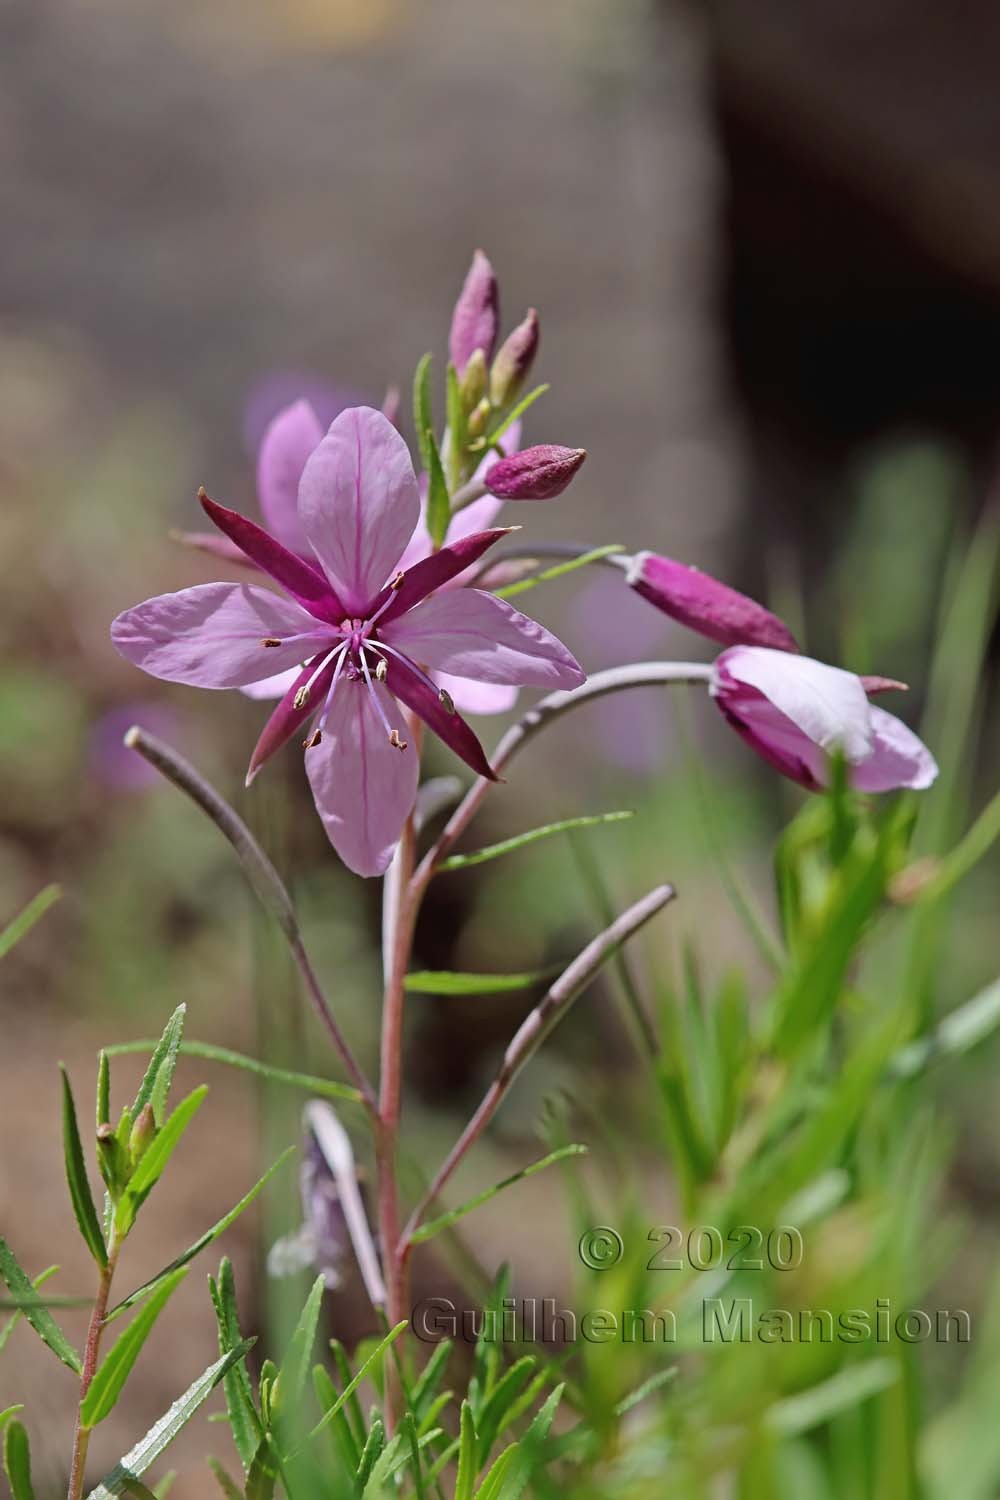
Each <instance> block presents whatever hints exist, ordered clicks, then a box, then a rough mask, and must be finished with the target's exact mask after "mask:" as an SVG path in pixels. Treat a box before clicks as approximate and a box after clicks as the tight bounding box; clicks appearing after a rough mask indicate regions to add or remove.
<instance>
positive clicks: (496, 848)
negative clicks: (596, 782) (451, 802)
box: [438, 809, 635, 872]
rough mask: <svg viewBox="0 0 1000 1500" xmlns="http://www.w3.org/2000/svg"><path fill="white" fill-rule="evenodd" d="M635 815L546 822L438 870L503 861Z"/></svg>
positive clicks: (459, 857) (624, 812)
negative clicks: (581, 830) (541, 841)
mask: <svg viewBox="0 0 1000 1500" xmlns="http://www.w3.org/2000/svg"><path fill="white" fill-rule="evenodd" d="M634 817H635V813H634V812H632V811H630V810H629V809H622V810H621V811H618V812H607V813H586V814H584V815H583V816H581V817H577V818H562V819H560V821H559V822H558V823H545V824H543V825H542V827H540V828H529V829H528V831H527V832H526V833H517V834H515V835H514V836H513V838H509V839H503V840H501V842H500V843H499V844H488V845H487V846H486V848H485V849H475V850H473V851H472V853H471V854H451V855H449V856H448V858H447V859H443V860H442V861H441V863H440V865H439V866H438V870H439V871H440V872H443V871H445V870H467V869H468V868H469V866H470V865H484V864H486V863H487V861H489V860H491V859H499V858H500V856H501V855H503V854H513V853H514V852H515V850H517V849H523V848H524V847H525V846H526V845H527V844H534V843H537V841H538V840H539V839H547V838H551V837H552V835H553V834H555V833H569V832H571V831H572V830H574V829H579V828H597V827H599V826H600V825H601V824H603V823H622V822H624V821H625V820H626V819H628V818H634Z"/></svg>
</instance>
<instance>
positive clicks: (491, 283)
mask: <svg viewBox="0 0 1000 1500" xmlns="http://www.w3.org/2000/svg"><path fill="white" fill-rule="evenodd" d="M499 326H500V293H499V290H498V288H497V279H496V276H495V275H494V272H493V267H492V266H491V265H490V263H489V261H488V260H487V259H486V256H485V255H484V254H483V252H482V251H481V250H477V251H476V253H475V255H474V256H473V257H472V265H471V266H470V267H469V274H468V275H467V276H466V278H465V282H464V284H463V286H462V290H461V291H460V292H459V294H458V301H457V302H456V303H455V311H454V312H453V313H452V315H451V333H450V335H449V338H448V352H449V354H450V355H451V362H452V364H453V365H454V366H455V369H456V370H457V371H458V374H459V375H464V374H465V367H466V365H467V364H468V363H469V360H470V359H471V358H472V356H473V354H474V353H475V352H476V350H477V349H481V350H482V351H483V356H484V358H485V360H486V362H487V364H488V363H489V361H490V360H491V359H492V358H493V350H494V348H495V346H496V341H497V332H498V330H499Z"/></svg>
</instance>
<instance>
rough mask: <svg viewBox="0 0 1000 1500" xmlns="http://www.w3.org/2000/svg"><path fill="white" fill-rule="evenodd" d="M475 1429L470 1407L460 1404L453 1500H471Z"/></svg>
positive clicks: (475, 1470) (473, 1479)
mask: <svg viewBox="0 0 1000 1500" xmlns="http://www.w3.org/2000/svg"><path fill="white" fill-rule="evenodd" d="M476 1447H477V1439H476V1428H475V1423H474V1422H473V1420H472V1407H471V1406H470V1405H469V1403H468V1401H463V1402H462V1416H461V1428H460V1432H459V1439H458V1474H457V1476H456V1478H455V1500H472V1486H473V1485H474V1484H475V1482H476V1474H477V1472H478V1466H477V1464H476Z"/></svg>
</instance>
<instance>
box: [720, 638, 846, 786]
mask: <svg viewBox="0 0 1000 1500" xmlns="http://www.w3.org/2000/svg"><path fill="white" fill-rule="evenodd" d="M747 688H749V689H756V691H757V692H758V693H760V694H762V695H763V697H765V698H766V699H767V700H768V702H769V703H771V704H772V705H773V706H774V707H775V708H776V709H777V710H778V712H779V713H781V714H783V715H784V716H785V717H786V718H787V719H789V720H790V721H791V722H792V724H794V725H795V727H796V728H797V729H799V730H801V732H802V733H803V734H804V735H805V737H806V738H807V739H808V740H809V741H810V742H811V743H812V744H813V745H815V746H817V748H818V749H820V750H823V751H825V752H826V753H827V754H830V753H832V752H833V751H835V750H838V749H839V750H842V751H843V753H844V755H845V756H846V757H847V760H848V761H849V762H850V763H851V764H852V765H857V764H858V763H860V762H861V761H863V760H866V759H867V758H868V755H869V754H870V753H871V748H872V728H871V712H872V710H871V708H870V705H869V703H868V699H867V698H866V696H865V690H864V687H863V685H862V683H861V680H860V678H858V677H856V676H855V675H854V673H853V672H844V671H842V670H841V669H840V668H839V667H829V666H827V665H826V664H825V663H824V662H819V661H813V659H812V658H811V657H808V656H796V655H792V653H790V652H787V651H776V650H772V649H770V648H768V647H765V646H732V647H730V649H729V650H728V651H723V653H722V655H721V656H719V657H718V658H717V659H716V662H715V667H714V671H713V681H712V684H711V687H710V692H711V693H712V696H713V697H714V698H716V699H717V700H718V701H719V703H720V707H721V706H726V707H728V708H730V709H732V710H733V711H734V712H736V713H737V714H738V715H739V716H740V717H743V716H744V715H743V709H744V707H745V706H746V705H747V704H748V703H750V702H751V701H752V695H748V694H747V693H746V691H745V690H746V689H747Z"/></svg>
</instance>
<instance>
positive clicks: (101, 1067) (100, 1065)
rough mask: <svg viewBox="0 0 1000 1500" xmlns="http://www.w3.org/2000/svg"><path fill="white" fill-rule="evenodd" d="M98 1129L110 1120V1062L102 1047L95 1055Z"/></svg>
mask: <svg viewBox="0 0 1000 1500" xmlns="http://www.w3.org/2000/svg"><path fill="white" fill-rule="evenodd" d="M95 1115H96V1117H97V1118H96V1124H97V1128H98V1130H100V1128H101V1126H102V1125H108V1124H110V1122H111V1064H110V1062H109V1061H108V1054H107V1052H105V1050H104V1048H103V1047H102V1048H101V1051H100V1052H99V1053H98V1055H97V1107H96V1110H95Z"/></svg>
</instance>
